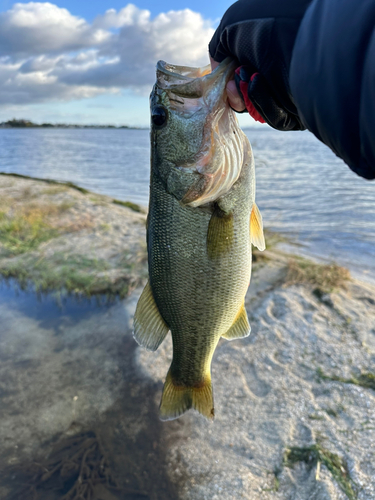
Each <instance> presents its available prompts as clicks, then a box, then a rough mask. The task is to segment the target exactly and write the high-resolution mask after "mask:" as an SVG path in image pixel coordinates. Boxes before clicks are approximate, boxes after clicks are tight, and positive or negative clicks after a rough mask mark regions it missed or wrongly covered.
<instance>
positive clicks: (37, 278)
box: [0, 252, 144, 298]
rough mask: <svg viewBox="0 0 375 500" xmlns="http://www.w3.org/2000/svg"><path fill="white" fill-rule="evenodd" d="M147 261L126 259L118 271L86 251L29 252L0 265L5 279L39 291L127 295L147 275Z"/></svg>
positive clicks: (87, 294)
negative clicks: (145, 273)
mask: <svg viewBox="0 0 375 500" xmlns="http://www.w3.org/2000/svg"><path fill="white" fill-rule="evenodd" d="M143 267H144V263H143V261H141V260H140V261H139V262H136V263H134V262H129V261H128V263H127V265H126V264H125V263H124V264H123V265H121V267H119V268H118V269H117V268H116V270H118V272H117V273H116V274H115V275H114V273H113V272H111V271H112V270H113V268H112V267H111V265H110V264H109V263H108V262H107V261H106V260H104V259H94V258H88V257H85V256H84V255H66V254H64V253H63V252H59V253H55V254H54V255H52V256H51V257H49V258H48V259H47V258H43V256H42V257H38V256H35V254H34V255H26V256H23V257H22V258H18V259H16V260H12V261H11V262H8V263H6V264H4V265H3V267H2V268H0V275H2V277H3V278H5V279H11V278H13V279H15V280H17V282H18V284H19V286H20V287H21V289H27V288H28V287H29V286H31V287H32V288H33V289H34V290H35V291H36V292H37V293H50V292H58V293H62V294H63V295H64V294H67V295H76V296H81V297H92V296H95V295H106V296H107V298H114V297H120V298H124V297H126V296H127V295H128V294H129V292H130V291H131V290H132V289H133V288H134V286H136V285H138V284H139V283H140V282H141V281H142V279H143V274H144V273H143V272H142V269H143Z"/></svg>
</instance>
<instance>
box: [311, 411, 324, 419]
mask: <svg viewBox="0 0 375 500" xmlns="http://www.w3.org/2000/svg"><path fill="white" fill-rule="evenodd" d="M308 417H309V419H310V420H324V417H323V416H321V415H317V414H316V413H310V415H309V416H308Z"/></svg>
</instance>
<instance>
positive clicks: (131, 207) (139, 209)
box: [112, 199, 144, 213]
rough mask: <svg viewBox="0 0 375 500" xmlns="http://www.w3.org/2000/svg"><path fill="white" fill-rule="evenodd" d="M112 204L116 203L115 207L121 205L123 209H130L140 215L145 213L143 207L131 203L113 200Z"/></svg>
mask: <svg viewBox="0 0 375 500" xmlns="http://www.w3.org/2000/svg"><path fill="white" fill-rule="evenodd" d="M112 203H114V204H115V205H121V206H122V207H127V208H130V210H133V212H140V213H143V212H144V210H143V209H142V207H140V206H139V205H137V204H136V203H132V202H131V201H121V200H116V199H113V200H112Z"/></svg>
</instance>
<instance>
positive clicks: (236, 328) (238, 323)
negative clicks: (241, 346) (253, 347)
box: [222, 305, 251, 340]
mask: <svg viewBox="0 0 375 500" xmlns="http://www.w3.org/2000/svg"><path fill="white" fill-rule="evenodd" d="M250 331H251V327H250V323H249V320H248V317H247V312H246V309H245V306H244V305H243V306H242V307H241V309H240V310H239V312H238V314H237V317H236V319H235V320H234V323H233V325H232V326H231V327H230V328H229V330H228V331H227V332H226V333H225V334H224V335H222V337H224V338H225V339H227V340H234V339H241V338H244V337H248V336H249V335H250Z"/></svg>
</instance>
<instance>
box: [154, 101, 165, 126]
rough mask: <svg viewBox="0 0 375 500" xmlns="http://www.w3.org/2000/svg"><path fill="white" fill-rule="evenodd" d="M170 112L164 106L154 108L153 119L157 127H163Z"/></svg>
mask: <svg viewBox="0 0 375 500" xmlns="http://www.w3.org/2000/svg"><path fill="white" fill-rule="evenodd" d="M167 118H168V112H167V110H166V109H165V108H164V107H163V106H155V108H152V112H151V120H152V123H153V124H154V125H155V126H156V127H159V128H160V127H162V126H163V125H165V124H166V123H167Z"/></svg>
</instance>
